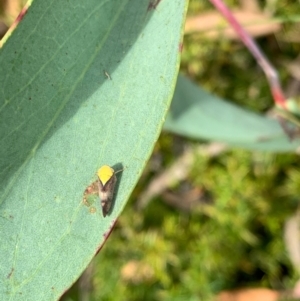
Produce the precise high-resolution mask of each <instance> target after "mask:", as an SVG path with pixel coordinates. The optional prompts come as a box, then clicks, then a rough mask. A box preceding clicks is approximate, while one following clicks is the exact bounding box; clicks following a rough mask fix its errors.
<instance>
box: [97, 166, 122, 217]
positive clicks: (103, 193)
mask: <svg viewBox="0 0 300 301" xmlns="http://www.w3.org/2000/svg"><path fill="white" fill-rule="evenodd" d="M122 170H123V169H121V170H118V171H116V172H115V171H114V170H113V169H112V168H111V167H110V166H108V165H103V166H102V167H101V168H100V169H99V170H98V172H97V176H98V189H99V197H100V199H101V207H102V214H103V216H104V217H105V216H106V215H107V214H108V213H109V211H110V208H111V205H112V200H113V195H114V189H115V185H116V182H117V177H116V174H117V173H118V172H120V171H122Z"/></svg>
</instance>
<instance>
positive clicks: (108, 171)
mask: <svg viewBox="0 0 300 301" xmlns="http://www.w3.org/2000/svg"><path fill="white" fill-rule="evenodd" d="M114 173H115V171H114V170H113V169H112V168H111V167H110V166H108V165H103V166H102V167H100V168H99V169H98V171H97V175H98V178H99V180H100V181H101V183H102V184H103V185H105V184H106V183H107V182H108V181H109V180H110V179H111V177H112V176H113V175H114Z"/></svg>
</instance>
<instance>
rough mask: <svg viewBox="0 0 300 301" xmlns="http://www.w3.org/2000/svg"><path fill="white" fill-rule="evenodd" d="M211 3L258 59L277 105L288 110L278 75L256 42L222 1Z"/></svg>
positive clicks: (212, 0)
mask: <svg viewBox="0 0 300 301" xmlns="http://www.w3.org/2000/svg"><path fill="white" fill-rule="evenodd" d="M210 2H211V3H212V4H213V5H214V6H215V7H216V8H217V9H218V11H219V12H220V13H221V14H222V15H223V17H224V18H225V19H226V20H227V21H228V23H229V24H230V25H231V26H232V28H234V30H235V31H236V33H237V34H238V35H239V37H240V39H241V40H242V41H243V42H244V44H245V45H246V47H247V48H248V49H249V51H250V52H251V53H252V55H253V56H254V57H255V58H256V60H257V62H258V64H259V65H260V67H261V68H262V69H263V71H264V73H265V75H266V77H267V79H268V82H269V85H270V89H271V92H272V95H273V99H274V102H275V104H276V105H277V106H278V107H279V108H282V109H285V110H286V109H287V105H286V98H285V96H284V93H283V91H282V88H281V85H280V82H279V78H278V74H277V71H276V70H275V68H274V67H273V66H272V64H271V63H270V62H269V60H268V59H267V58H266V56H265V55H264V54H263V52H262V51H261V50H260V48H259V47H258V45H257V44H256V43H255V42H254V40H253V39H252V38H251V36H250V35H249V34H248V33H247V32H246V30H245V29H244V28H243V27H242V26H241V25H240V24H239V23H238V21H237V20H236V18H235V17H234V16H233V14H232V13H231V11H230V10H229V9H228V7H227V6H226V5H225V4H224V3H223V1H222V0H210Z"/></svg>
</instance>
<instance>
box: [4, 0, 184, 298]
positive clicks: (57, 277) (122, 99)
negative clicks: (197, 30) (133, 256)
mask: <svg viewBox="0 0 300 301" xmlns="http://www.w3.org/2000/svg"><path fill="white" fill-rule="evenodd" d="M186 6H187V3H186V2H185V1H181V0H164V1H154V0H151V1H148V0H131V1H128V0H127V1H125V0H114V1H106V0H91V1H81V0H73V1H69V2H68V1H42V0H35V1H34V2H33V4H32V6H31V7H30V9H29V11H28V12H27V13H26V15H25V17H24V18H23V20H22V22H21V23H20V24H19V26H18V27H17V29H16V30H15V31H14V33H13V34H12V35H11V37H10V38H9V39H8V41H7V42H6V43H5V44H4V47H3V48H2V49H1V52H0V65H1V74H0V78H1V79H0V81H1V84H2V85H1V89H0V93H1V94H0V95H1V96H0V108H1V110H0V122H1V127H0V129H1V143H0V158H1V159H0V179H1V181H0V183H1V186H0V217H1V218H0V227H1V233H2V235H1V238H0V254H1V259H0V262H1V263H0V267H1V280H0V281H1V285H0V295H1V300H56V299H57V298H59V296H60V295H61V294H62V293H63V292H64V291H65V290H66V289H67V288H68V287H69V286H70V285H71V284H72V283H73V282H74V281H75V280H76V279H77V278H78V276H79V275H80V273H81V272H82V271H83V270H84V268H85V267H86V266H87V264H88V263H89V261H90V260H91V259H92V257H93V256H94V255H95V254H96V253H97V251H98V250H99V248H100V247H101V245H102V244H103V242H104V240H105V238H106V236H107V234H108V232H109V230H110V229H111V227H112V226H113V224H114V222H115V221H116V218H117V217H118V215H119V214H120V213H121V211H122V209H123V207H124V206H125V203H126V201H127V199H128V198H129V195H130V193H131V191H132V190H133V188H134V186H135V184H136V183H137V181H138V178H139V176H140V174H141V172H142V170H143V167H144V166H145V163H146V161H147V159H148V158H149V156H150V154H151V152H152V149H153V146H154V143H155V141H156V140H157V138H158V135H159V134H160V131H161V127H162V124H163V121H164V118H165V114H166V112H167V110H168V107H169V104H170V101H171V98H172V93H173V90H174V87H175V83H176V76H177V72H178V65H179V55H180V51H179V49H180V47H179V46H180V43H181V38H182V26H183V25H182V24H183V22H184V17H185V11H186ZM103 164H107V165H111V166H113V167H114V168H120V167H122V166H123V167H125V170H124V171H123V172H122V173H119V174H118V175H117V178H118V187H117V189H116V192H115V200H114V206H113V210H112V212H111V214H110V215H109V216H107V217H106V218H103V216H102V212H101V206H100V202H99V199H98V198H97V197H96V196H94V198H91V197H90V196H88V197H87V200H86V204H87V205H89V207H88V206H85V205H84V204H83V201H82V199H83V194H84V191H85V189H86V188H87V187H88V186H89V185H91V184H92V183H93V182H94V181H95V180H96V171H97V169H98V168H99V167H100V166H101V165H103ZM112 268H113V267H112Z"/></svg>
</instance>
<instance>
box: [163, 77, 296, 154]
mask: <svg viewBox="0 0 300 301" xmlns="http://www.w3.org/2000/svg"><path fill="white" fill-rule="evenodd" d="M164 129H165V130H167V131H170V132H173V133H176V134H180V135H183V136H188V137H190V138H193V139H201V140H202V139H207V140H214V141H220V142H225V143H228V144H230V145H233V146H239V147H242V148H246V149H252V150H267V151H273V152H283V151H291V150H296V149H297V147H299V145H300V143H299V139H297V140H294V141H290V140H289V139H288V137H287V136H286V134H285V133H284V132H283V130H282V128H281V127H280V125H279V123H278V121H277V120H275V119H271V118H268V117H265V116H260V115H258V114H255V113H253V112H250V111H246V110H245V109H242V108H239V107H238V106H236V105H234V104H231V103H229V102H226V101H224V100H222V99H220V98H218V97H216V96H213V95H211V94H209V93H208V92H206V91H204V90H202V89H201V88H200V87H198V86H197V85H196V84H194V83H192V82H191V81H190V80H189V79H188V78H186V77H184V76H183V75H181V76H179V77H178V81H177V85H176V89H175V93H174V99H173V101H172V104H171V109H170V112H169V114H168V116H167V120H166V122H165V125H164Z"/></svg>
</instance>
